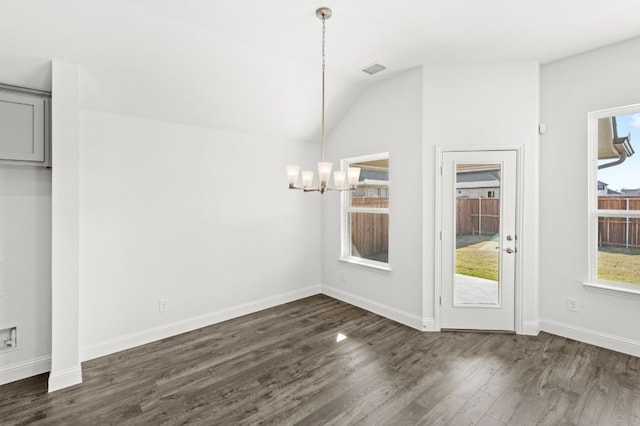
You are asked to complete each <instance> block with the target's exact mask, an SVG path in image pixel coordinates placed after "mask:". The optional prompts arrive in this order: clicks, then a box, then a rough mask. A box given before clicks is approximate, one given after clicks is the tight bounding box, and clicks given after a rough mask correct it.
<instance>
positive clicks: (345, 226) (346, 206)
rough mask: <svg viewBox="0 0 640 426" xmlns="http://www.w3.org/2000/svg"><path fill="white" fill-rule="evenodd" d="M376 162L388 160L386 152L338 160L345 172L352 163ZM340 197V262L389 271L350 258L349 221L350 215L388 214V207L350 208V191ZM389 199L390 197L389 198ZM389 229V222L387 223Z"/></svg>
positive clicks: (387, 266) (379, 264)
mask: <svg viewBox="0 0 640 426" xmlns="http://www.w3.org/2000/svg"><path fill="white" fill-rule="evenodd" d="M377 160H389V153H388V152H380V153H378V154H370V155H361V156H359V157H351V158H343V159H342V160H340V170H343V171H345V170H347V169H348V167H349V166H350V165H351V164H352V163H365V162H367V161H377ZM385 182H386V183H387V185H386V186H389V184H390V182H389V181H385ZM341 195H342V196H341V197H340V260H343V261H345V262H349V263H356V264H359V265H363V266H369V267H372V268H377V269H383V270H390V267H389V265H388V263H384V262H375V264H372V263H369V262H370V261H368V260H366V259H362V260H363V262H355V261H353V259H360V258H357V257H355V256H351V249H352V247H351V222H350V220H349V214H350V213H371V214H386V215H388V214H389V208H388V207H351V205H350V195H351V191H343V192H342V194H341ZM389 197H390V198H391V195H390V196H389ZM389 227H390V228H391V222H389Z"/></svg>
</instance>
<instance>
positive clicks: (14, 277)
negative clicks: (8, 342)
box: [0, 165, 51, 384]
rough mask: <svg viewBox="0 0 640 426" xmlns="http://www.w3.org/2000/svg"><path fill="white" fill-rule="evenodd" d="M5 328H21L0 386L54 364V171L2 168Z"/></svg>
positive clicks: (4, 355)
mask: <svg viewBox="0 0 640 426" xmlns="http://www.w3.org/2000/svg"><path fill="white" fill-rule="evenodd" d="M0 253H2V254H1V256H2V258H1V259H0V281H2V283H1V285H0V286H1V287H2V288H1V289H0V329H3V328H7V327H15V326H17V327H18V333H19V334H18V345H19V346H18V347H19V349H17V350H11V349H10V350H1V351H0V384H3V383H8V382H11V381H13V380H18V379H21V378H24V377H29V376H32V375H35V374H40V373H43V372H45V371H49V368H50V364H51V361H50V360H51V357H50V354H51V170H49V169H44V168H42V167H28V166H10V165H0Z"/></svg>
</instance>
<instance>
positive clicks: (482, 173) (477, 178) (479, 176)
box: [456, 169, 500, 186]
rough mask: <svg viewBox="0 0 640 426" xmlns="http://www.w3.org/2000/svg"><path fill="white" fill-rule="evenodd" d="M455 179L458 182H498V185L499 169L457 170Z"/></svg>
mask: <svg viewBox="0 0 640 426" xmlns="http://www.w3.org/2000/svg"><path fill="white" fill-rule="evenodd" d="M456 181H457V183H458V184H460V183H464V182H498V185H496V186H499V185H500V170H499V169H493V170H473V171H468V172H467V171H465V172H458V173H457V174H456ZM485 186H486V185H485Z"/></svg>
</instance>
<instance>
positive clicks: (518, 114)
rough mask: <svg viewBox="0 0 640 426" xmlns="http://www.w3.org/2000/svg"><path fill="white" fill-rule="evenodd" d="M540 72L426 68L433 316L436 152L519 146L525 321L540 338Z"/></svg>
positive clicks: (508, 67)
mask: <svg viewBox="0 0 640 426" xmlns="http://www.w3.org/2000/svg"><path fill="white" fill-rule="evenodd" d="M538 109H539V67H538V64H537V63H534V62H497V63H484V64H479V63H475V64H466V63H461V64H443V65H425V67H424V124H423V128H424V146H423V163H422V166H423V168H424V172H423V182H424V199H425V208H424V238H425V240H424V281H425V290H424V306H425V312H424V314H423V315H424V317H425V318H433V317H434V314H435V313H434V300H433V295H434V279H433V277H434V271H435V264H434V256H435V253H434V241H435V232H434V231H435V208H436V199H435V196H434V194H435V190H436V188H435V172H434V170H435V164H436V159H435V147H436V146H438V145H441V146H456V145H457V146H478V147H480V146H482V145H489V146H500V145H520V146H522V147H523V153H524V158H523V170H522V173H523V176H524V181H523V203H524V205H523V212H524V216H523V224H522V225H523V226H522V230H523V233H522V235H519V236H518V238H519V256H520V257H521V258H522V259H523V264H522V274H521V276H522V286H523V291H524V293H523V299H524V305H523V307H522V319H523V322H524V327H523V329H522V330H520V331H521V332H523V333H526V334H536V333H537V320H538V316H537V312H538V307H537V294H538V287H537V286H538V275H537V274H538V241H537V238H538V188H537V185H538V134H537V124H538Z"/></svg>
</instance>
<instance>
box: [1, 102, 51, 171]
mask: <svg viewBox="0 0 640 426" xmlns="http://www.w3.org/2000/svg"><path fill="white" fill-rule="evenodd" d="M44 114H45V109H44V99H43V98H41V97H37V96H27V95H19V94H14V93H2V92H0V159H3V160H22V161H44Z"/></svg>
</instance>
